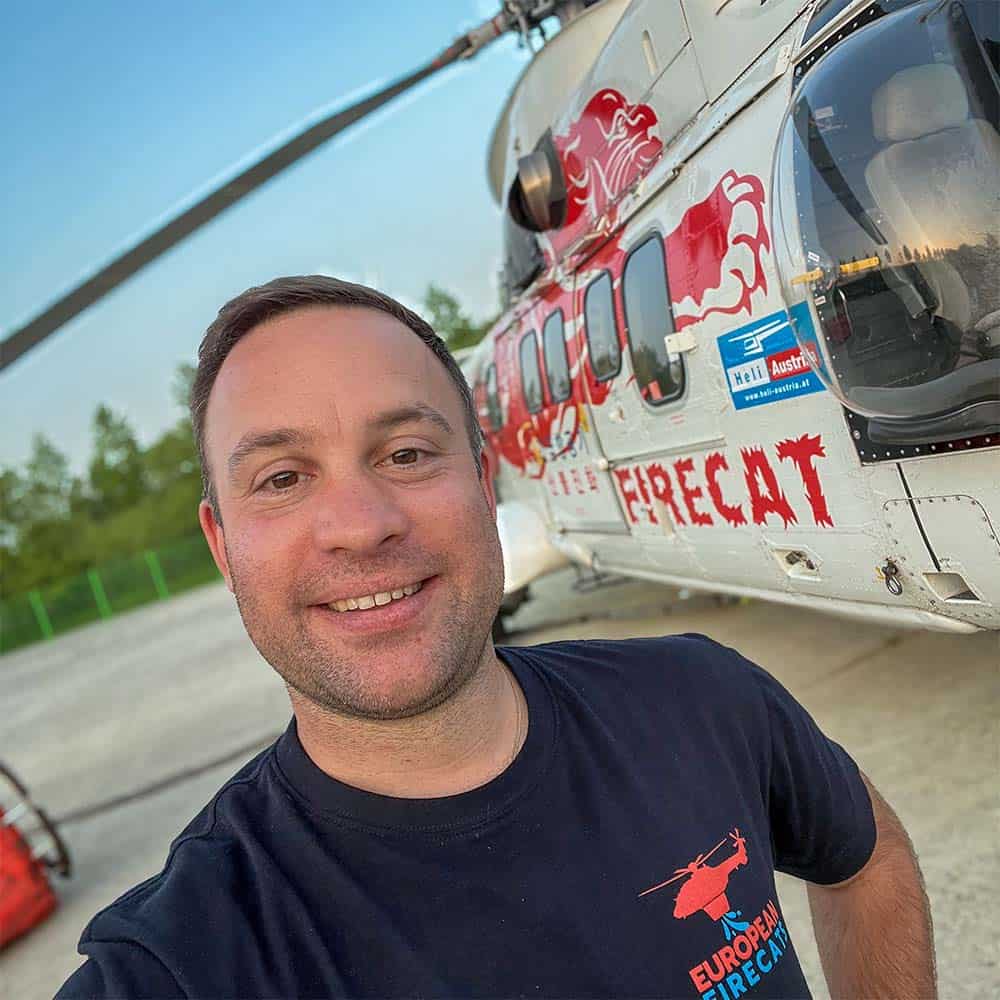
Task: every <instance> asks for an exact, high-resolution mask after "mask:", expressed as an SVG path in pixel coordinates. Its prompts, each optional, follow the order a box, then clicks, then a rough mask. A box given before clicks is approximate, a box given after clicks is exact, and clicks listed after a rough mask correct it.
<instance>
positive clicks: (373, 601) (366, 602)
mask: <svg viewBox="0 0 1000 1000" xmlns="http://www.w3.org/2000/svg"><path fill="white" fill-rule="evenodd" d="M437 582H438V578H437V577H436V576H431V577H427V578H426V579H423V580H415V581H413V582H411V583H404V584H400V585H398V586H395V587H393V588H391V589H389V590H381V591H375V592H374V593H371V594H358V595H357V596H356V597H345V598H338V599H337V600H335V601H330V602H329V603H324V604H314V605H312V614H313V615H315V616H316V621H317V623H322V622H325V625H320V627H322V628H328V629H333V630H334V632H335V634H337V635H341V636H346V635H359V636H362V635H375V634H380V633H384V632H395V631H398V630H400V629H409V628H413V627H416V625H417V623H419V622H420V621H421V620H422V619H423V615H424V613H425V612H426V610H427V608H428V606H429V603H430V600H431V597H432V595H433V594H434V592H435V591H436V589H437V587H436V585H437Z"/></svg>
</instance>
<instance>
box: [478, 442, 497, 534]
mask: <svg viewBox="0 0 1000 1000" xmlns="http://www.w3.org/2000/svg"><path fill="white" fill-rule="evenodd" d="M480 463H481V467H482V470H483V471H482V473H481V475H480V479H481V480H482V484H483V493H484V494H485V496H486V503H487V506H488V507H489V508H490V514H491V515H492V517H493V520H494V521H495V520H496V519H497V495H496V490H495V489H494V487H493V477H494V476H495V475H496V473H497V470H496V459H495V458H494V457H493V451H492V449H490V448H483V450H482V451H481V452H480Z"/></svg>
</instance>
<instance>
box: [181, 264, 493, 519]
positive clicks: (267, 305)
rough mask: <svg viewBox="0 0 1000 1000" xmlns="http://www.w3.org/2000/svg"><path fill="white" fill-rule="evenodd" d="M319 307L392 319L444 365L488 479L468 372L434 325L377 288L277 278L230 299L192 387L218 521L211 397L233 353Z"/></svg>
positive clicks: (206, 340)
mask: <svg viewBox="0 0 1000 1000" xmlns="http://www.w3.org/2000/svg"><path fill="white" fill-rule="evenodd" d="M314 306H358V307H361V308H364V309H375V310H378V311H379V312H384V313H388V315H390V316H392V317H393V318H394V319H398V320H399V322H400V323H402V324H403V325H404V326H407V327H409V328H410V329H411V330H412V331H413V332H414V333H415V334H416V335H417V336H418V337H419V338H420V339H421V340H422V341H423V342H424V343H425V344H426V345H427V346H428V347H429V348H430V350H431V351H432V352H433V354H434V356H435V357H436V358H437V359H438V360H439V361H440V362H441V364H443V365H444V367H445V370H446V371H447V372H448V377H449V378H450V379H451V380H452V382H454V383H455V388H456V389H458V392H459V395H460V396H461V397H462V404H463V408H464V410H465V427H466V432H467V433H468V435H469V444H470V445H471V447H472V456H473V459H474V460H475V463H476V471H477V472H478V473H480V474H482V460H481V452H482V446H483V438H482V431H481V430H480V429H479V422H478V421H477V419H476V408H475V405H474V403H473V401H472V391H471V389H470V388H469V384H468V382H467V381H466V380H465V376H464V375H463V374H462V369H461V368H459V366H458V362H457V361H456V360H455V359H454V358H453V357H452V356H451V352H450V351H449V350H448V348H447V347H446V346H445V343H444V341H443V340H442V339H441V338H440V337H439V336H438V335H437V334H436V333H435V332H434V330H433V329H432V328H431V326H430V324H428V323H427V322H425V321H424V320H423V319H421V318H420V317H419V316H418V315H417V314H416V313H415V312H414V311H413V310H412V309H407V308H406V306H404V305H403V304H402V303H400V302H397V301H396V300H395V299H393V298H391V297H390V296H388V295H385V294H383V293H382V292H379V291H376V290H375V289H374V288H368V287H367V286H366V285H355V284H353V283H352V282H350V281H341V280H340V279H339V278H331V277H328V276H326V275H323V274H309V275H295V276H292V277H286V278H275V279H274V281H269V282H268V283H267V284H266V285H257V286H256V287H254V288H248V289H247V290H246V291H245V292H241V293H240V294H239V295H237V296H236V297H235V298H233V299H230V300H229V301H228V302H227V303H226V304H225V305H224V306H223V307H222V308H221V309H220V310H219V315H218V316H216V318H215V321H214V322H213V323H212V325H211V326H209V328H208V329H207V330H206V331H205V336H204V337H203V338H202V341H201V346H200V347H199V348H198V370H197V372H196V373H195V377H194V382H193V383H192V385H191V399H190V407H191V423H192V426H193V428H194V439H195V444H197V446H198V458H199V459H200V460H201V484H202V495H203V497H204V499H206V500H207V501H208V502H209V504H211V507H212V513H213V515H214V516H215V519H216V521H218V522H219V523H220V524H221V523H222V517H221V515H220V512H219V500H218V496H217V494H216V492H215V487H214V485H213V484H212V472H211V469H210V468H209V466H208V459H207V457H206V455H205V413H206V411H207V409H208V397H209V396H210V395H211V392H212V387H213V386H214V385H215V380H216V378H217V377H218V374H219V371H220V370H221V368H222V365H223V362H225V360H226V358H227V357H228V356H229V352H230V351H231V350H232V349H233V348H234V347H235V346H236V345H237V344H238V343H239V342H240V340H242V339H243V337H245V336H246V335H247V334H248V333H250V332H251V331H252V330H254V329H256V328H257V327H258V326H260V325H261V324H263V323H266V322H268V320H272V319H275V318H276V317H278V316H283V315H286V314H288V313H291V312H295V311H296V310H298V309H308V308H311V307H314Z"/></svg>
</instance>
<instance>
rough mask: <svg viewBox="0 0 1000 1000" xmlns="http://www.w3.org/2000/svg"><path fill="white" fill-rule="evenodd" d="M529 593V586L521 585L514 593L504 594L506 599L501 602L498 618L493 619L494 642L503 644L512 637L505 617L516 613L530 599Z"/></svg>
mask: <svg viewBox="0 0 1000 1000" xmlns="http://www.w3.org/2000/svg"><path fill="white" fill-rule="evenodd" d="M528 596H529V593H528V588H527V587H521V588H520V590H515V591H514V592H513V593H512V594H506V595H504V599H503V601H502V602H501V604H500V610H499V611H498V612H497V616H496V618H494V619H493V644H494V645H497V644H502V643H504V642H506V641H507V640H508V639H509V638H510V635H511V633H510V629H508V628H507V624H506V622H505V621H504V619H505V618H506V617H507V616H509V615H512V614H514V612H515V611H517V609H518V608H519V607H520V606H521V605H522V604H524V602H525V601H526V600H527V599H528Z"/></svg>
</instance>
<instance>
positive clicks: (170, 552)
mask: <svg viewBox="0 0 1000 1000" xmlns="http://www.w3.org/2000/svg"><path fill="white" fill-rule="evenodd" d="M217 579H219V571H218V570H217V569H216V568H215V563H214V562H213V561H212V554H211V553H210V552H209V551H208V546H207V545H206V544H205V539H204V538H203V537H202V536H201V535H193V536H191V537H190V538H182V539H180V540H178V541H175V542H171V543H169V544H166V545H163V546H161V547H159V548H157V549H150V550H148V551H146V552H139V553H137V554H136V555H133V556H127V557H124V558H120V559H113V560H111V561H109V562H106V563H102V564H101V565H100V566H95V567H93V568H92V569H89V570H87V572H86V573H81V574H80V575H79V576H75V577H72V578H70V579H69V580H61V581H60V582H59V583H53V584H50V585H49V586H47V587H40V588H39V589H38V590H32V591H29V592H28V593H27V594H16V595H14V596H12V597H8V598H4V599H2V600H0V653H7V652H9V651H10V650H12V649H17V648H18V647H19V646H25V645H27V644H28V643H31V642H37V641H38V640H40V639H49V638H51V637H52V636H54V635H59V634H60V633H62V632H68V631H69V630H70V629H72V628H76V627H77V626H78V625H85V624H87V623H88V622H92V621H97V620H98V619H100V618H109V617H111V615H114V614H117V613H118V612H120V611H127V610H129V608H136V607H139V605H141V604H148V603H149V602H150V601H162V600H166V599H167V598H168V597H170V596H171V595H172V594H178V593H180V592H181V591H182V590H189V589H190V588H191V587H197V586H198V585H199V584H202V583H208V582H209V581H211V580H217Z"/></svg>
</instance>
